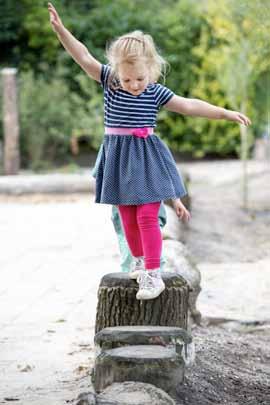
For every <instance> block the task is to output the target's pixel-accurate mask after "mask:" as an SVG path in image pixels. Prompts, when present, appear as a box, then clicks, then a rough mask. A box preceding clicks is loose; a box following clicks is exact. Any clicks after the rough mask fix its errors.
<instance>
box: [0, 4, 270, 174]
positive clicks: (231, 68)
mask: <svg viewBox="0 0 270 405" xmlns="http://www.w3.org/2000/svg"><path fill="white" fill-rule="evenodd" d="M268 3H269V2H268V1H266V0H254V1H252V2H250V1H248V0H239V1H237V2H236V1H234V0H218V1H214V0H203V1H200V2H197V1H195V0H177V1H172V0H163V1H161V0H152V1H151V2H149V3H147V5H146V4H145V2H144V1H141V0H137V1H128V0H117V1H114V2H111V1H109V0H99V1H97V0H94V1H91V0H76V1H75V0H54V1H53V4H54V5H55V7H56V8H57V10H58V11H59V14H60V15H61V18H62V19H63V22H64V24H65V25H66V27H67V28H68V29H70V30H71V32H72V33H73V34H74V35H75V36H76V37H77V38H78V39H79V40H80V41H82V42H83V43H84V44H85V45H86V46H87V47H88V49H89V51H90V52H91V53H92V54H93V55H94V56H95V57H96V58H98V59H99V60H100V61H101V62H106V60H105V57H104V50H105V47H106V44H107V43H108V41H110V40H111V39H112V38H114V37H115V36H117V35H120V34H122V33H123V32H128V31H131V30H134V29H141V30H143V31H145V32H148V33H150V34H151V35H152V36H153V37H154V39H155V41H156V43H157V45H158V47H159V48H160V50H161V52H162V54H163V55H164V57H165V58H166V59H167V60H168V62H169V63H170V65H171V70H170V71H169V73H168V75H167V79H166V82H165V84H166V85H167V86H168V87H170V88H171V89H172V90H173V91H174V92H175V93H176V94H180V95H183V96H185V97H195V98H201V99H203V100H206V101H209V102H210V103H213V104H217V105H220V106H223V107H226V108H229V109H238V110H242V111H243V112H244V113H246V114H248V115H249V116H250V117H251V119H252V122H253V125H252V127H251V128H250V133H249V139H250V147H249V150H250V148H251V145H252V139H253V137H254V136H255V137H256V136H261V134H262V133H263V132H264V131H265V128H266V125H267V123H268V121H269V117H268V112H269V84H270V83H269V82H270V80H269V70H270V67H269V61H270V58H269V53H270V50H269V38H268V36H269V28H270V27H269V24H270V23H269V21H270V18H269V17H270V11H269V8H270V6H269V5H268ZM0 25H1V27H2V28H1V31H0V46H1V56H0V65H1V67H6V66H12V67H17V68H18V71H19V86H20V87H19V94H20V119H21V135H22V137H21V143H22V145H21V147H22V150H23V163H24V165H25V166H31V165H32V166H33V167H35V168H38V167H44V165H45V166H46V162H47V163H50V162H51V161H52V160H54V159H57V158H59V157H62V158H65V157H68V156H69V155H70V139H71V138H74V137H77V136H82V135H83V136H85V137H86V138H87V139H88V141H89V147H90V148H92V149H95V150H96V149H97V148H98V146H99V144H100V142H101V140H102V137H103V108H102V90H101V88H100V86H99V84H98V83H95V82H93V81H92V80H91V79H90V78H88V77H87V76H86V75H85V73H84V72H83V71H82V70H81V69H80V67H79V66H77V65H76V64H75V63H74V62H73V60H72V59H71V58H70V56H69V55H68V54H67V53H66V52H65V50H64V49H63V48H62V46H61V44H59V42H58V39H57V37H56V35H55V33H54V32H53V31H52V29H51V26H50V22H49V16H48V11H47V2H46V1H43V0H36V1H35V2H33V1H31V0H20V2H18V1H15V0H1V1H0ZM33 100H34V102H33ZM1 131H2V128H1V127H0V139H1V136H2V133H1ZM158 131H159V132H160V135H161V136H162V138H163V139H164V140H165V141H166V142H167V143H168V145H169V146H170V147H171V148H172V150H174V151H178V152H181V153H183V152H185V153H187V154H188V155H189V156H193V157H204V156H207V157H210V156H215V157H227V156H237V155H238V154H239V153H240V131H239V126H238V125H235V124H233V123H228V122H225V121H217V120H216V121H210V120H207V119H203V118H192V117H183V116H180V115H177V114H175V113H169V112H167V111H165V110H161V112H160V115H159V126H158Z"/></svg>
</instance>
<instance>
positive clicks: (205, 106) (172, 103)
mask: <svg viewBox="0 0 270 405" xmlns="http://www.w3.org/2000/svg"><path fill="white" fill-rule="evenodd" d="M164 107H165V108H166V109H167V110H169V111H174V112H177V113H179V114H184V115H194V116H197V117H206V118H210V119H224V120H229V121H236V122H239V124H243V125H249V124H251V121H250V119H249V118H248V117H246V116H245V115H244V114H242V113H240V112H237V111H232V110H226V109H225V108H221V107H217V106H215V105H213V104H209V103H207V102H206V101H202V100H199V99H196V98H185V97H180V96H177V95H174V96H173V97H172V98H171V99H170V100H169V101H168V103H166V104H165V105H164Z"/></svg>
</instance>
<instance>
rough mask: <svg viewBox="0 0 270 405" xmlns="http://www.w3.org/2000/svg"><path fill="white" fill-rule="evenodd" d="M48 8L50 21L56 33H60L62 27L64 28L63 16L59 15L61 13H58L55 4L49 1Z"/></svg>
mask: <svg viewBox="0 0 270 405" xmlns="http://www.w3.org/2000/svg"><path fill="white" fill-rule="evenodd" d="M48 10H49V13H50V22H51V26H52V29H53V30H54V31H55V32H56V33H58V32H60V31H61V29H63V28H64V25H63V23H62V21H61V18H60V17H59V15H58V13H57V11H56V10H55V8H54V6H53V5H52V3H48Z"/></svg>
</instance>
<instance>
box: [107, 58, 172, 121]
mask: <svg viewBox="0 0 270 405" xmlns="http://www.w3.org/2000/svg"><path fill="white" fill-rule="evenodd" d="M110 71H111V67H110V66H109V65H103V64H102V67H101V77H100V80H101V86H102V88H103V89H104V124H105V126H106V127H124V128H141V127H156V116H157V113H158V110H159V109H160V107H161V106H162V105H164V104H166V103H167V102H168V101H169V100H170V99H171V98H172V96H173V95H174V92H173V91H171V90H170V89H168V88H167V87H165V86H163V85H162V84H159V83H150V84H148V86H147V87H146V88H145V90H144V91H143V92H142V93H141V94H139V95H138V96H134V95H132V94H130V93H129V92H127V91H125V90H123V89H121V88H119V89H117V90H115V89H113V88H111V87H110V86H109V85H108V78H109V75H110Z"/></svg>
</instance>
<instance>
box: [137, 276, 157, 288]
mask: <svg viewBox="0 0 270 405" xmlns="http://www.w3.org/2000/svg"><path fill="white" fill-rule="evenodd" d="M137 281H138V283H139V286H140V289H143V290H149V289H152V288H153V287H155V285H154V280H153V277H151V276H150V274H148V271H145V272H143V273H141V274H140V275H139V277H138V279H137Z"/></svg>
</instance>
